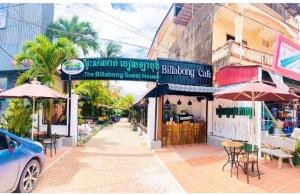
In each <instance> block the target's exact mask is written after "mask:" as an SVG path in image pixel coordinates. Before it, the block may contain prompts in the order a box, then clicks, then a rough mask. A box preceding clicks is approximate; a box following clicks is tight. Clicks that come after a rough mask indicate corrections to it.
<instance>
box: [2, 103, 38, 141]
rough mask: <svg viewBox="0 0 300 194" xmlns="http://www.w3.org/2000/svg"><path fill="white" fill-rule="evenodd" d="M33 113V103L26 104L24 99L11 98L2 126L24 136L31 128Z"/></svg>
mask: <svg viewBox="0 0 300 194" xmlns="http://www.w3.org/2000/svg"><path fill="white" fill-rule="evenodd" d="M31 115H32V106H31V103H28V104H25V103H24V100H23V99H11V100H10V101H9V104H8V107H7V109H6V110H5V112H4V114H3V116H2V119H1V127H2V128H4V129H6V130H8V131H10V132H12V133H15V134H17V135H19V136H24V135H25V134H26V133H28V131H29V129H31V126H32V118H31Z"/></svg>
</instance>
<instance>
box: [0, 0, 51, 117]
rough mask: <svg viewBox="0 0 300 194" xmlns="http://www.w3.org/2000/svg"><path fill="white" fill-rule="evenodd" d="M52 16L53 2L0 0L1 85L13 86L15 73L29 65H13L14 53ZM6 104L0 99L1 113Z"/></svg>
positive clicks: (49, 21) (3, 87)
mask: <svg viewBox="0 0 300 194" xmlns="http://www.w3.org/2000/svg"><path fill="white" fill-rule="evenodd" d="M53 18H54V4H44V3H43V4H37V3H20V4H8V3H2V4H0V89H1V90H7V89H10V88H13V87H14V86H15V83H16V79H17V77H18V76H19V75H20V74H21V73H22V72H23V71H24V70H25V69H26V68H27V67H28V66H27V65H28V64H26V62H24V65H22V66H21V67H20V68H17V67H16V65H15V60H14V56H15V55H16V54H17V53H18V52H19V51H20V49H21V46H22V44H23V43H24V42H25V41H27V40H33V39H34V38H35V37H36V35H38V34H44V33H45V32H46V29H47V26H48V25H49V24H50V23H51V22H52V21H53ZM6 106H7V101H6V100H1V106H0V113H3V110H4V109H5V108H6Z"/></svg>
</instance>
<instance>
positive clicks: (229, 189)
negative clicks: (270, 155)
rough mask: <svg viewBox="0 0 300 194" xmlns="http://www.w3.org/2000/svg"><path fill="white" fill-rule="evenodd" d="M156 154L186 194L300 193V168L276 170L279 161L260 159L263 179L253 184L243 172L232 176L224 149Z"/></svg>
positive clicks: (195, 147) (185, 149)
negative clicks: (223, 168)
mask: <svg viewBox="0 0 300 194" xmlns="http://www.w3.org/2000/svg"><path fill="white" fill-rule="evenodd" d="M155 153H156V154H157V156H158V157H159V158H160V159H161V161H162V162H163V163H164V164H165V165H166V166H167V168H168V169H169V171H170V172H171V173H172V174H173V175H174V176H175V177H176V179H177V180H178V182H179V183H180V184H181V185H182V186H183V188H184V189H185V190H186V191H187V192H192V193H198V192H204V193H266V192H268V193H271V192H272V193H278V192H279V193H287V192H290V193H295V192H296V193H299V192H300V185H299V182H300V168H291V167H290V166H289V164H283V167H282V169H277V161H267V162H266V163H265V162H264V161H263V160H261V161H260V163H259V168H260V172H261V173H262V175H261V179H260V180H259V179H258V178H257V177H250V181H249V182H250V183H249V184H247V179H246V176H245V174H244V173H242V171H241V170H240V173H239V178H238V179H237V177H236V170H234V171H233V177H230V166H229V165H227V166H226V168H225V170H224V171H222V167H223V165H224V163H225V162H226V154H225V151H224V149H220V148H215V147H212V146H210V145H185V146H183V147H182V146H176V148H168V149H160V150H156V151H155Z"/></svg>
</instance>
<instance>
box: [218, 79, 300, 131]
mask: <svg viewBox="0 0 300 194" xmlns="http://www.w3.org/2000/svg"><path fill="white" fill-rule="evenodd" d="M214 96H215V97H216V98H222V99H227V100H233V101H252V107H253V111H252V116H253V117H252V118H254V112H255V104H254V102H255V101H292V100H299V99H300V97H299V96H297V95H295V94H292V93H290V92H288V91H282V90H280V89H278V88H276V87H274V86H271V85H268V84H265V83H262V82H259V81H251V82H247V83H243V84H240V85H237V86H233V87H230V88H227V89H224V90H223V91H220V92H217V93H215V94H214ZM254 121H255V120H254ZM254 131H255V127H254Z"/></svg>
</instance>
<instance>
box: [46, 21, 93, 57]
mask: <svg viewBox="0 0 300 194" xmlns="http://www.w3.org/2000/svg"><path fill="white" fill-rule="evenodd" d="M46 35H47V37H49V38H50V39H53V38H60V37H65V38H68V39H69V40H71V41H72V42H73V43H74V44H75V45H76V46H78V47H79V48H81V50H82V51H83V53H84V55H87V54H88V53H89V50H90V49H92V50H94V51H97V50H98V47H99V45H98V42H97V39H98V37H97V32H96V31H95V30H94V29H93V28H92V24H91V23H90V22H79V19H78V16H73V17H72V19H71V20H67V19H63V18H59V19H58V20H56V21H54V22H53V23H51V24H50V25H49V26H48V29H47V32H46Z"/></svg>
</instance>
